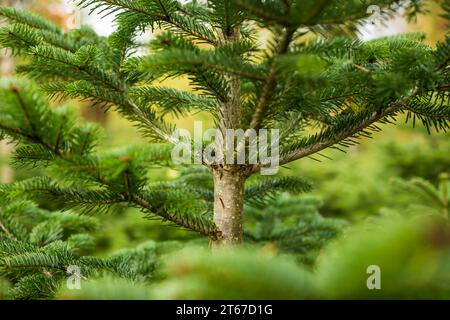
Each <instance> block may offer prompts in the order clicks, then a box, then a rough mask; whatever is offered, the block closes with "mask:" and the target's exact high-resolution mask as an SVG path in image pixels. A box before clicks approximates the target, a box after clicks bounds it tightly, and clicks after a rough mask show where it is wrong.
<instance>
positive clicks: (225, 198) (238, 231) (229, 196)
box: [214, 170, 245, 246]
mask: <svg viewBox="0 0 450 320" xmlns="http://www.w3.org/2000/svg"><path fill="white" fill-rule="evenodd" d="M244 183H245V178H244V176H243V175H242V174H241V173H239V172H238V171H236V172H230V171H226V170H220V171H216V172H215V173H214V223H215V224H216V226H217V228H218V230H219V232H218V234H217V239H216V240H215V242H214V245H217V246H222V245H236V244H239V243H241V242H242V240H243V206H244Z"/></svg>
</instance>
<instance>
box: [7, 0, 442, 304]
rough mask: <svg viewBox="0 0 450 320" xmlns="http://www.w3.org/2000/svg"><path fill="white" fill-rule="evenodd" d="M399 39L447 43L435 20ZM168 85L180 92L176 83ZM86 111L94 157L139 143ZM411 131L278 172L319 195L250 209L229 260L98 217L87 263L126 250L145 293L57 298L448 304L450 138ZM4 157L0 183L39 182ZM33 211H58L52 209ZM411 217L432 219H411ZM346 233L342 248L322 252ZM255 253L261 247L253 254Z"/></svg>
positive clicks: (46, 4)
mask: <svg viewBox="0 0 450 320" xmlns="http://www.w3.org/2000/svg"><path fill="white" fill-rule="evenodd" d="M0 3H1V4H6V5H18V6H27V8H29V9H30V10H34V11H36V12H39V13H41V14H42V13H43V14H45V15H46V16H47V17H50V18H52V19H53V20H55V21H56V22H58V23H59V24H60V25H63V26H66V27H70V26H71V23H73V15H72V13H71V11H70V10H67V9H64V8H65V7H64V6H60V7H59V6H58V0H54V1H39V0H36V1H32V0H26V1H22V2H20V1H12V2H11V1H9V2H8V1H5V0H1V1H0ZM58 8H59V9H58ZM430 10H431V11H433V12H434V13H435V14H436V13H438V11H439V10H438V6H436V7H434V6H432V7H431V8H430ZM402 31H422V32H425V33H426V34H427V39H426V41H427V42H428V43H431V44H435V43H436V42H437V41H438V40H441V39H443V38H444V35H445V31H444V22H443V21H442V20H440V19H438V18H436V17H435V16H430V15H427V16H421V17H419V19H418V20H417V22H415V23H412V24H410V25H409V26H408V30H402ZM0 63H1V64H2V77H8V76H9V74H8V73H10V72H11V70H12V68H11V67H12V66H13V65H14V61H12V60H11V58H8V57H7V56H6V55H2V57H1V60H0ZM170 85H173V86H176V87H184V88H185V89H187V84H186V81H184V80H183V79H180V80H179V81H175V82H173V83H170ZM71 103H73V104H76V103H77V102H75V101H73V102H71ZM81 110H82V115H83V116H84V117H85V118H87V119H89V120H93V121H97V122H99V123H101V124H102V125H103V126H104V127H105V134H104V139H103V142H104V143H103V144H102V145H101V148H104V149H105V150H107V149H111V148H115V147H120V146H126V145H129V144H140V143H142V142H143V139H142V137H141V136H140V135H139V133H138V132H137V131H136V130H135V128H134V127H132V125H131V124H129V123H128V122H127V121H125V120H123V119H121V118H119V117H118V116H117V115H116V114H114V113H113V112H111V113H108V115H105V114H103V113H102V112H101V111H98V110H97V109H95V108H92V106H86V105H83V106H82V108H81ZM194 118H195V120H203V121H204V123H203V127H204V128H206V127H207V126H208V122H207V119H206V118H204V117H202V115H201V114H196V115H195V116H192V117H189V118H183V119H174V121H175V122H176V123H177V125H178V127H180V128H186V129H188V130H191V131H192V130H193V120H194ZM211 125H212V124H211ZM418 127H419V128H416V129H414V130H413V129H412V128H411V125H410V124H408V125H406V124H405V125H403V124H398V125H397V126H384V127H383V132H381V133H378V134H375V135H374V139H373V140H366V141H364V143H362V144H361V145H358V146H355V147H352V148H350V149H348V150H347V152H346V154H344V153H342V152H339V151H335V150H334V151H327V152H326V155H327V156H328V157H330V158H332V160H328V159H325V158H321V159H315V160H314V159H306V160H304V161H302V162H301V163H295V164H293V165H290V166H289V167H287V168H283V169H282V170H281V173H280V174H281V175H287V174H289V175H291V176H292V175H298V176H301V177H304V178H307V179H308V180H310V181H312V182H313V183H314V186H315V188H314V190H313V191H312V192H311V193H310V194H309V195H307V196H305V195H301V196H289V195H283V196H281V197H279V198H276V199H273V201H272V204H271V205H270V206H267V207H264V208H258V209H254V208H249V209H248V210H247V211H246V227H247V230H246V239H247V240H248V243H249V244H248V245H247V246H249V247H248V248H242V249H240V250H239V251H237V252H234V253H231V252H224V253H211V252H209V250H207V247H208V242H207V240H205V239H201V238H198V237H197V236H196V235H195V234H193V233H191V232H188V231H185V230H181V229H178V228H174V227H171V226H167V225H164V224H162V223H161V222H159V221H152V220H146V219H145V218H143V217H142V215H141V214H140V213H139V212H137V210H133V209H126V210H125V209H124V210H116V211H115V212H113V213H110V214H103V215H100V216H97V219H98V220H99V227H98V228H97V229H95V230H94V231H92V232H91V233H90V235H91V236H92V237H93V238H94V239H95V243H96V245H95V247H94V248H91V249H90V250H89V251H90V252H89V254H92V255H96V256H99V257H104V258H106V257H111V255H113V256H114V254H116V255H120V254H129V253H130V252H128V253H127V252H125V251H126V250H127V249H123V248H130V249H128V250H135V251H133V252H134V253H133V254H134V255H135V259H136V261H137V262H136V263H137V267H136V268H138V270H136V272H137V273H140V274H141V275H142V276H145V279H146V282H142V281H137V280H133V279H117V278H112V277H111V276H110V275H104V276H99V277H96V278H95V279H94V280H91V281H88V282H83V285H82V290H68V289H65V288H61V290H60V291H59V293H58V295H57V297H58V298H61V299H124V298H125V299H146V298H153V299H214V298H217V299H218V298H230V299H232V298H253V299H255V298H262V299H263V298H275V299H280V298H286V299H300V298H306V299H311V298H380V297H383V298H392V297H396V298H410V297H419V298H430V297H438V298H439V297H442V298H450V291H449V290H450V277H449V273H448V270H449V268H450V265H449V264H450V233H449V232H450V231H449V230H450V229H449V227H448V210H449V209H448V206H449V202H450V191H449V189H450V186H449V183H450V182H449V178H448V174H446V173H449V172H450V156H449V154H450V152H449V151H450V149H449V138H450V134H449V133H446V134H439V135H436V134H433V135H428V133H427V130H426V129H425V128H422V127H420V125H418ZM10 148H11V146H8V145H7V144H2V145H1V147H0V156H1V158H0V175H1V176H0V178H1V179H0V180H1V181H2V182H10V181H15V180H22V179H25V178H28V177H30V176H36V175H39V172H38V171H36V170H30V169H23V168H12V167H11V166H10V165H9V162H10V159H9V154H10V152H9V151H10ZM317 160H320V161H317ZM179 174H180V173H179V172H177V171H174V170H170V169H163V168H157V169H153V170H151V176H152V178H154V179H155V181H156V180H171V179H174V178H177V177H178V176H179ZM433 192H434V193H433ZM40 206H41V207H42V208H43V209H49V210H55V209H58V208H55V207H54V205H53V204H52V203H45V202H43V203H40ZM417 212H420V213H428V214H429V215H430V217H427V218H424V217H423V216H421V217H419V218H414V213H417ZM294 224H295V225H297V226H298V225H301V224H304V225H305V230H304V233H300V234H292V235H290V236H289V237H285V238H282V239H280V238H279V237H277V232H278V233H281V231H280V230H282V231H286V230H289V228H290V226H292V225H294ZM295 230H297V231H298V228H296V229H295ZM342 232H344V234H345V236H344V237H342V236H341V237H339V239H338V240H337V241H335V242H332V244H331V245H327V243H328V242H330V240H331V239H333V238H335V237H336V236H338V235H339V234H341V233H342ZM317 239H321V241H320V242H317ZM149 240H150V241H151V242H148V241H149ZM256 242H258V243H259V245H258V247H257V248H254V247H252V243H256ZM155 243H157V244H158V245H156V244H155ZM189 244H192V246H194V247H191V246H190V245H189ZM197 246H201V249H199V248H198V247H197ZM186 247H187V248H186ZM323 247H325V249H323ZM133 248H136V249H133ZM139 248H140V249H139ZM145 248H146V249H145ZM182 248H184V249H183V250H182V251H179V249H182ZM205 248H206V249H205ZM124 250H125V251H124ZM149 252H150V254H149ZM174 252H175V253H174ZM318 256H319V258H318V260H317V261H316V258H317V257H318ZM139 257H144V258H143V259H144V260H145V263H140V262H139ZM162 257H163V258H162ZM368 265H379V266H380V267H381V269H382V270H383V284H384V283H386V287H383V289H384V290H382V291H380V292H377V291H369V290H367V287H366V280H365V279H367V274H366V267H367V266H368ZM144 266H146V268H145V267H144ZM139 267H140V269H139ZM355 270H358V271H355ZM418 275H420V277H419V278H418ZM140 279H141V278H140ZM147 283H148V284H149V285H147ZM7 287H8V283H6V282H5V281H3V280H2V281H0V299H2V298H5V296H4V295H5V292H6V288H7Z"/></svg>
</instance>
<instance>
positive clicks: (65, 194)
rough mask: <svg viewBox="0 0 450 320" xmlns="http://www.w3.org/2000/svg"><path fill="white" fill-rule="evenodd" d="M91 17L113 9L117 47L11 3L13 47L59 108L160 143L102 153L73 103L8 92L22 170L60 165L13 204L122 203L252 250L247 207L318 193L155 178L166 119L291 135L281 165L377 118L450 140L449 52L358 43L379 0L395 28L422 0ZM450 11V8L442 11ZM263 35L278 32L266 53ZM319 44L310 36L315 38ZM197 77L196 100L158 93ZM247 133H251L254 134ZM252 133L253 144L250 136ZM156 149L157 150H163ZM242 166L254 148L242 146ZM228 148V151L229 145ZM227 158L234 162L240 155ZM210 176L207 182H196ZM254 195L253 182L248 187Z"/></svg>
mask: <svg viewBox="0 0 450 320" xmlns="http://www.w3.org/2000/svg"><path fill="white" fill-rule="evenodd" d="M79 4H80V5H81V6H84V7H90V8H91V9H92V11H93V12H97V13H101V14H116V15H117V18H116V22H117V25H118V29H117V31H116V32H115V33H113V34H112V35H111V36H110V37H108V38H104V37H100V36H98V35H96V34H95V33H94V32H93V31H92V30H91V29H89V28H87V27H83V28H81V29H76V30H71V31H69V32H63V31H62V30H61V29H60V28H59V27H57V26H56V25H55V24H53V23H51V22H49V21H47V20H45V19H42V18H40V17H38V16H35V15H31V14H28V13H25V12H21V11H17V10H15V9H12V8H8V7H3V8H0V15H1V16H3V17H5V18H6V19H7V20H8V21H9V22H10V24H9V25H8V26H7V27H5V28H2V29H1V31H0V43H1V45H2V47H6V48H10V49H11V50H12V51H13V52H14V53H15V54H17V55H21V56H23V57H24V58H26V60H25V62H24V63H23V64H22V65H21V66H19V67H18V69H17V71H18V72H19V73H21V74H25V75H26V76H27V77H28V78H30V79H34V80H37V81H38V82H39V83H40V84H41V87H42V89H43V90H44V91H45V92H47V93H48V94H49V95H50V96H51V97H55V98H56V97H59V98H79V99H85V100H92V101H94V102H95V103H97V104H100V105H102V106H104V107H105V108H114V109H116V110H117V111H118V112H119V113H120V114H122V115H123V116H124V117H125V118H127V119H128V120H130V121H131V122H133V123H134V124H136V126H137V127H138V128H139V129H140V130H141V131H142V133H143V134H144V135H146V136H147V137H148V138H149V139H150V140H151V141H152V142H153V144H151V145H148V146H145V147H139V148H138V147H130V148H125V149H123V150H121V151H120V152H115V153H111V154H108V155H99V154H98V153H97V152H96V151H95V144H96V143H97V142H98V140H97V138H96V136H97V134H98V129H97V128H95V127H94V126H92V125H90V124H86V125H78V124H77V122H76V121H75V120H74V117H73V115H72V112H71V111H70V109H67V108H58V109H51V108H50V107H49V105H48V101H47V99H46V97H45V96H44V95H43V94H42V93H41V92H40V90H38V89H37V88H35V87H34V86H33V85H30V84H27V83H19V84H16V85H11V86H9V88H7V89H5V90H3V91H2V103H1V104H0V111H1V113H0V129H1V131H2V132H3V134H4V135H6V136H9V137H11V138H13V139H15V140H16V141H17V142H19V143H20V148H19V149H18V150H17V152H16V156H15V160H16V162H17V163H19V164H31V165H43V166H49V167H50V168H51V169H52V170H50V171H49V176H48V177H39V178H35V179H32V180H29V181H24V182H20V183H17V184H15V185H12V186H7V187H4V188H3V189H4V190H3V192H4V193H5V194H8V195H10V196H11V195H13V194H17V193H20V192H22V193H26V194H27V195H32V194H33V193H43V194H46V195H48V196H50V197H52V198H53V199H59V200H60V201H61V203H62V204H64V205H67V206H77V207H81V208H82V209H84V210H88V211H92V210H95V211H97V210H104V209H109V208H110V207H111V206H113V205H115V204H119V203H126V204H128V205H130V206H133V207H138V208H140V209H142V210H143V211H144V212H145V213H146V214H148V215H151V216H157V217H160V218H162V219H163V220H165V221H170V222H172V223H174V224H176V225H178V226H181V227H184V228H187V229H190V230H193V231H196V232H198V233H200V234H203V235H206V236H209V237H210V238H211V239H212V240H213V242H214V243H216V244H219V245H220V244H237V243H240V242H241V241H242V240H243V237H244V232H243V212H244V203H245V202H247V203H248V204H251V203H252V198H253V199H259V200H260V201H267V200H268V199H270V196H271V195H273V194H276V193H277V192H281V191H294V192H301V191H307V190H308V189H309V188H310V185H309V184H308V183H306V182H305V181H304V180H303V179H298V178H280V177H265V178H264V179H263V178H261V180H260V181H259V182H258V183H259V184H258V185H257V187H255V186H254V185H252V183H251V181H252V179H250V177H251V176H253V175H255V174H256V173H258V172H259V171H260V170H261V169H264V168H265V167H266V166H267V165H268V163H266V162H260V163H259V164H250V163H248V162H249V161H246V162H245V164H225V163H223V162H213V163H207V162H206V161H205V159H202V161H203V162H204V166H205V167H207V169H208V170H207V171H204V170H198V171H197V169H191V170H187V171H188V172H187V173H186V174H185V175H182V176H181V178H180V179H178V180H176V181H174V182H170V183H149V181H148V180H147V179H146V172H147V171H148V170H149V168H151V166H152V165H171V164H170V151H171V149H172V146H171V144H173V143H178V142H179V141H177V139H174V138H173V136H172V132H173V130H174V126H173V125H172V124H171V123H170V121H169V120H168V119H169V117H170V116H171V115H175V116H184V115H186V114H188V113H192V112H196V111H202V112H206V113H208V114H210V116H211V117H212V119H213V120H214V121H215V123H216V124H217V126H218V128H219V129H220V130H221V132H222V133H223V134H224V135H225V132H226V130H228V129H235V130H237V129H242V130H244V131H246V130H248V129H255V130H259V129H263V128H264V129H279V130H280V150H279V156H275V157H276V159H275V160H278V161H279V163H280V165H282V166H284V165H287V164H289V163H291V162H293V161H296V160H300V159H303V158H307V157H313V158H314V157H318V156H323V157H326V156H325V155H323V154H322V152H323V151H324V150H325V149H327V148H335V149H339V150H342V149H343V148H346V147H349V146H352V145H354V144H357V143H358V142H359V139H360V138H364V137H369V136H371V134H372V133H373V132H377V131H380V127H379V126H378V124H379V123H392V122H394V121H395V120H396V118H397V117H399V116H401V115H402V114H406V119H407V120H408V121H412V122H413V123H415V122H416V121H421V122H423V124H424V125H425V126H426V127H427V128H429V129H431V128H435V129H436V130H437V131H445V130H447V129H448V128H449V125H450V108H449V107H448V102H449V96H448V88H449V83H448V81H449V72H448V63H449V58H450V43H449V40H448V38H447V40H446V41H445V42H443V43H441V44H439V45H438V47H437V48H435V49H434V48H431V47H429V46H427V45H425V44H423V42H422V40H423V35H421V34H409V35H400V36H394V37H388V38H382V39H377V40H373V41H368V42H364V41H361V40H358V39H357V38H356V36H355V34H356V30H357V27H358V26H359V25H361V24H362V23H364V21H365V19H366V18H367V15H368V14H367V8H368V6H369V5H378V6H379V7H380V8H381V9H382V16H383V17H389V16H391V15H392V14H393V13H394V12H395V11H396V10H399V9H400V8H403V9H405V10H404V12H406V14H407V15H408V17H410V18H411V17H414V15H415V14H417V12H420V11H421V9H422V1H418V0H412V1H392V0H371V1H357V0H355V1H338V0H320V1H312V0H311V1H310V0H308V1H296V0H266V1H262V0H219V1H216V0H210V1H207V2H206V4H205V3H203V2H202V3H200V2H199V1H194V2H191V3H187V4H181V2H178V1H176V0H80V1H79ZM443 7H444V9H445V10H446V12H447V15H448V13H449V12H450V11H449V10H450V3H449V2H448V1H443ZM147 29H152V30H154V29H161V30H162V32H160V33H158V34H157V35H156V36H155V37H154V38H153V39H152V40H151V42H150V52H149V53H148V54H146V55H144V56H138V55H135V53H136V50H138V49H139V48H140V47H141V46H142V45H141V44H140V43H139V41H138V40H137V36H138V35H140V34H141V33H142V32H143V31H144V30H147ZM261 34H269V37H268V38H269V40H268V41H267V44H265V45H262V44H261V42H262V41H261V40H262V38H261ZM311 38H313V40H311ZM168 77H169V78H174V77H185V78H188V79H189V81H190V83H191V86H192V89H195V92H194V93H192V92H184V91H181V90H178V89H176V88H169V87H165V86H162V85H161V84H160V81H161V79H165V78H168ZM247 132H248V131H247ZM245 137H246V138H248V136H247V135H245ZM155 142H158V144H154V143H155ZM236 145H237V146H233V149H232V151H233V155H234V156H236V158H238V157H239V156H240V155H242V154H243V152H245V151H248V150H249V149H250V145H249V144H248V143H245V142H244V143H243V142H242V141H238V143H236ZM228 149H229V148H228ZM228 149H226V151H229V150H228ZM204 178H206V179H207V180H208V184H206V185H204V183H203V182H202V183H199V181H202V180H203V179H204ZM246 184H247V186H246Z"/></svg>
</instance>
